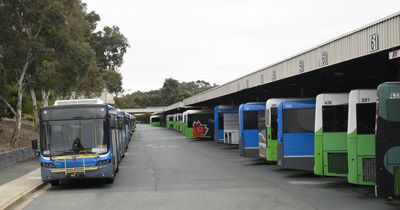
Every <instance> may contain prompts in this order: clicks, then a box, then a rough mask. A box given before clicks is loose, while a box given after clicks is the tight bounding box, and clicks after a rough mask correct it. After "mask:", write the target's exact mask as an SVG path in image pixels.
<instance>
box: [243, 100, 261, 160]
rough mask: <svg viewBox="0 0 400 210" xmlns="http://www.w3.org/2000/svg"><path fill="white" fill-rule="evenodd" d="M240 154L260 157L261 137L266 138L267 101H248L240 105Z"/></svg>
mask: <svg viewBox="0 0 400 210" xmlns="http://www.w3.org/2000/svg"><path fill="white" fill-rule="evenodd" d="M239 129H240V140H239V154H240V155H241V156H244V157H248V158H259V147H258V146H259V143H258V142H259V141H260V140H259V138H264V139H265V103H264V102H263V103H246V104H242V105H240V107H239Z"/></svg>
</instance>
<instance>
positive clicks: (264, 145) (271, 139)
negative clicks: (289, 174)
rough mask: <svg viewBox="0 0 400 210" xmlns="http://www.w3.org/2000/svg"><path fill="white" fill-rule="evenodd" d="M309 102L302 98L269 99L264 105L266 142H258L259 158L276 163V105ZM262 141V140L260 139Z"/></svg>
mask: <svg viewBox="0 0 400 210" xmlns="http://www.w3.org/2000/svg"><path fill="white" fill-rule="evenodd" d="M293 100H309V99H302V98H271V99H268V100H267V102H266V104H265V127H266V141H265V142H260V143H259V147H260V152H259V156H260V157H265V158H266V160H267V161H273V162H276V160H277V154H278V148H277V145H278V105H279V104H280V103H281V102H282V101H293ZM260 140H262V139H260ZM264 153H265V154H264Z"/></svg>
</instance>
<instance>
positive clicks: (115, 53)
mask: <svg viewBox="0 0 400 210" xmlns="http://www.w3.org/2000/svg"><path fill="white" fill-rule="evenodd" d="M88 18H90V19H96V17H94V15H93V14H89V15H88ZM90 45H91V46H92V48H93V50H94V51H95V52H96V60H97V64H98V65H99V67H100V69H101V70H102V71H106V70H115V69H117V67H120V66H121V65H122V63H123V57H124V55H125V53H126V50H127V48H128V47H129V44H128V40H127V39H126V38H125V36H124V35H123V34H122V33H121V32H120V31H119V27H118V26H113V27H108V26H106V27H104V28H103V31H99V32H97V33H94V34H92V36H91V37H90Z"/></svg>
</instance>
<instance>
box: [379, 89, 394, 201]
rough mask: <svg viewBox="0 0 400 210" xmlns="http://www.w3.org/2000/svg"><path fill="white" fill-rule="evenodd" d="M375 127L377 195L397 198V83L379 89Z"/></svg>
mask: <svg viewBox="0 0 400 210" xmlns="http://www.w3.org/2000/svg"><path fill="white" fill-rule="evenodd" d="M377 105H378V109H377V122H376V123H377V124H376V145H375V154H376V193H377V196H379V197H382V198H388V197H396V198H398V197H400V141H399V139H400V82H385V83H383V84H381V85H379V87H378V103H377Z"/></svg>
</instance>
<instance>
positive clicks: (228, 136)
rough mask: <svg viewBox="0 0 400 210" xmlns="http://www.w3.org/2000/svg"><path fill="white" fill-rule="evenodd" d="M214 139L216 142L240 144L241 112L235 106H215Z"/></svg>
mask: <svg viewBox="0 0 400 210" xmlns="http://www.w3.org/2000/svg"><path fill="white" fill-rule="evenodd" d="M214 140H215V142H216V143H225V144H239V114H238V108H237V107H235V106H226V105H218V106H216V107H215V108H214Z"/></svg>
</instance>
